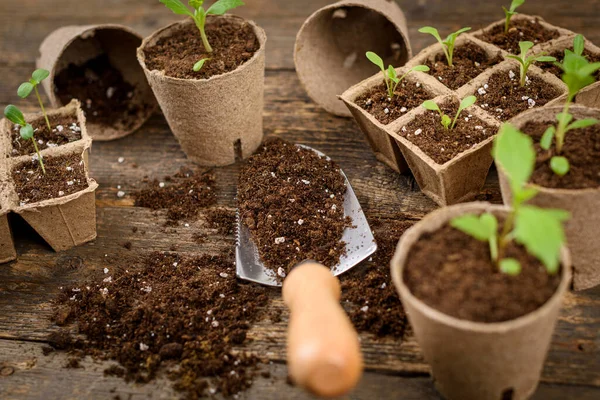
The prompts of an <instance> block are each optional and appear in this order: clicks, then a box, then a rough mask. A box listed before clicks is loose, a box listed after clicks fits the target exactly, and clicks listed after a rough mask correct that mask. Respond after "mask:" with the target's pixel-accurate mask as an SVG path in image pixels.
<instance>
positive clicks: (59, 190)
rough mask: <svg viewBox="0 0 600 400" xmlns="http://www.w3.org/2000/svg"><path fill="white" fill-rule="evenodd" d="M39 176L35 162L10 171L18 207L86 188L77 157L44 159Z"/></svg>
mask: <svg viewBox="0 0 600 400" xmlns="http://www.w3.org/2000/svg"><path fill="white" fill-rule="evenodd" d="M44 166H45V168H46V174H44V173H43V171H42V168H41V167H40V164H39V163H38V161H37V159H34V160H32V161H27V162H23V163H21V164H18V165H17V166H15V167H13V170H12V178H13V180H14V182H15V190H16V192H17V195H18V196H19V202H20V205H21V206H24V205H27V204H31V203H37V202H39V201H43V200H49V199H54V198H60V197H64V196H68V195H70V194H73V193H77V192H79V191H81V190H84V189H86V188H87V187H88V182H87V178H86V176H85V165H84V163H83V159H82V158H81V155H75V154H69V155H64V156H58V157H55V156H45V157H44Z"/></svg>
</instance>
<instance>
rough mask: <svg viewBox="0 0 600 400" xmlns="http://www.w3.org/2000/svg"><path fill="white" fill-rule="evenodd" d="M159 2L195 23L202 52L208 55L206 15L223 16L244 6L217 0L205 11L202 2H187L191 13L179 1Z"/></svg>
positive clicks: (235, 1)
mask: <svg viewBox="0 0 600 400" xmlns="http://www.w3.org/2000/svg"><path fill="white" fill-rule="evenodd" d="M160 2H161V3H163V4H164V5H165V6H167V8H168V9H169V10H171V11H173V12H174V13H175V14H178V15H187V16H190V17H192V19H193V20H194V22H195V23H196V26H197V27H198V30H199V31H200V37H201V38H202V44H203V45H204V50H206V51H207V52H208V53H212V52H213V49H212V47H211V46H210V43H208V38H207V37H206V31H205V29H204V28H205V26H206V17H207V16H208V15H223V14H225V13H226V12H227V11H229V10H232V9H234V8H236V7H239V6H243V5H244V2H242V1H241V0H218V1H216V2H215V3H213V5H212V6H210V7H209V8H208V9H206V10H205V9H204V7H203V5H204V0H189V1H188V4H189V6H190V7H192V8H193V9H194V12H192V11H190V9H189V8H188V7H186V6H185V4H183V3H182V2H181V0H160ZM196 65H198V64H196ZM200 68H202V66H200ZM198 71H199V69H198Z"/></svg>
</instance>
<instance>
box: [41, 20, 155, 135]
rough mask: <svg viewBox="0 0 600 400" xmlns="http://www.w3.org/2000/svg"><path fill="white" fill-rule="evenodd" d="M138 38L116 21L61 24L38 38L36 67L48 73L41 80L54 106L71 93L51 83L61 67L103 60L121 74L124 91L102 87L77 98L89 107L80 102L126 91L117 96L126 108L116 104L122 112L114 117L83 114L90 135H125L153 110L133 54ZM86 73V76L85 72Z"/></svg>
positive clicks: (94, 101)
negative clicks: (103, 119)
mask: <svg viewBox="0 0 600 400" xmlns="http://www.w3.org/2000/svg"><path fill="white" fill-rule="evenodd" d="M141 42H142V37H141V36H140V35H138V34H137V33H135V32H134V31H132V30H131V29H129V28H127V27H125V26H121V25H87V26H67V27H64V28H60V29H57V30H55V31H54V32H52V33H51V34H50V35H48V36H47V37H46V39H44V41H43V42H42V44H41V46H40V58H39V59H38V60H37V67H38V68H44V69H47V70H48V71H50V77H49V79H46V80H45V81H44V82H43V85H44V89H45V90H46V93H47V94H48V97H49V98H50V101H51V102H52V105H53V106H54V107H55V108H59V107H62V106H64V105H67V104H68V102H69V101H70V100H68V101H61V98H62V99H63V100H64V99H65V98H68V97H70V95H72V93H65V92H62V91H61V88H59V87H58V86H57V77H58V76H59V74H61V72H63V71H69V68H73V67H82V66H86V65H88V64H90V65H92V66H94V65H96V66H97V65H98V64H99V63H108V65H107V66H106V67H105V68H109V69H113V70H114V71H116V72H117V73H118V74H120V75H121V76H122V78H119V80H122V81H124V82H125V84H127V86H131V87H132V89H130V92H128V93H125V94H121V93H118V94H116V93H111V92H113V90H114V89H109V90H107V91H102V94H99V95H97V97H98V98H90V99H89V100H90V101H89V102H88V99H78V100H80V102H81V103H82V104H83V105H84V110H86V111H90V110H88V107H86V103H87V104H90V105H92V104H94V105H95V104H97V103H100V102H103V103H105V102H110V101H111V99H113V102H114V100H115V99H116V98H122V96H127V99H126V100H121V101H125V102H126V104H127V107H123V108H122V109H119V112H122V113H121V114H118V115H115V117H114V120H111V121H110V122H108V123H104V122H102V123H100V122H95V121H94V119H95V118H94V116H93V115H87V120H88V121H87V126H88V131H89V134H90V136H91V137H92V139H94V140H99V141H106V140H114V139H118V138H121V137H123V136H127V135H129V134H130V133H132V132H134V131H135V130H137V129H138V128H139V127H141V126H142V125H143V124H144V123H145V122H146V121H147V120H148V119H149V118H150V116H151V115H152V113H153V112H154V110H155V109H156V101H155V100H154V98H153V96H152V91H151V90H150V86H149V85H148V82H147V81H146V77H145V76H144V72H143V71H142V69H141V68H140V66H139V64H138V63H137V60H136V57H135V51H136V49H137V47H138V46H139V45H140V43H141ZM103 68H104V67H103ZM86 74H87V75H89V74H90V73H89V71H87V72H86ZM90 79H94V78H93V77H90ZM90 85H91V83H90ZM62 90H64V88H63V89H62ZM109 109H110V107H109ZM92 110H93V109H92ZM92 113H93V111H92ZM107 118H109V117H107Z"/></svg>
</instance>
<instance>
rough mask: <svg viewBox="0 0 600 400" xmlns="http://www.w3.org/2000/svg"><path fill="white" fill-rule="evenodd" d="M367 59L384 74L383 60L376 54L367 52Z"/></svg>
mask: <svg viewBox="0 0 600 400" xmlns="http://www.w3.org/2000/svg"><path fill="white" fill-rule="evenodd" d="M366 55H367V58H368V59H369V61H371V62H372V63H373V64H375V65H377V66H378V67H379V68H380V69H381V70H382V71H383V72H385V65H384V64H383V60H382V59H381V57H379V56H378V55H377V54H375V53H373V52H372V51H367V54H366Z"/></svg>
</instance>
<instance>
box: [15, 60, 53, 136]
mask: <svg viewBox="0 0 600 400" xmlns="http://www.w3.org/2000/svg"><path fill="white" fill-rule="evenodd" d="M49 76H50V72H49V71H47V70H45V69H36V70H35V71H33V73H32V74H31V79H29V81H27V82H23V83H22V84H21V86H19V88H18V89H17V94H18V95H19V97H20V98H22V99H26V98H27V97H29V95H30V94H31V92H35V95H36V97H37V100H38V103H39V104H40V108H41V109H42V114H44V119H45V120H46V125H47V126H48V132H52V127H51V126H50V121H49V120H48V115H46V109H45V108H44V103H43V102H42V98H41V97H40V92H39V90H38V86H39V85H40V84H41V83H42V82H43V81H44V80H45V79H46V78H48V77H49Z"/></svg>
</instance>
